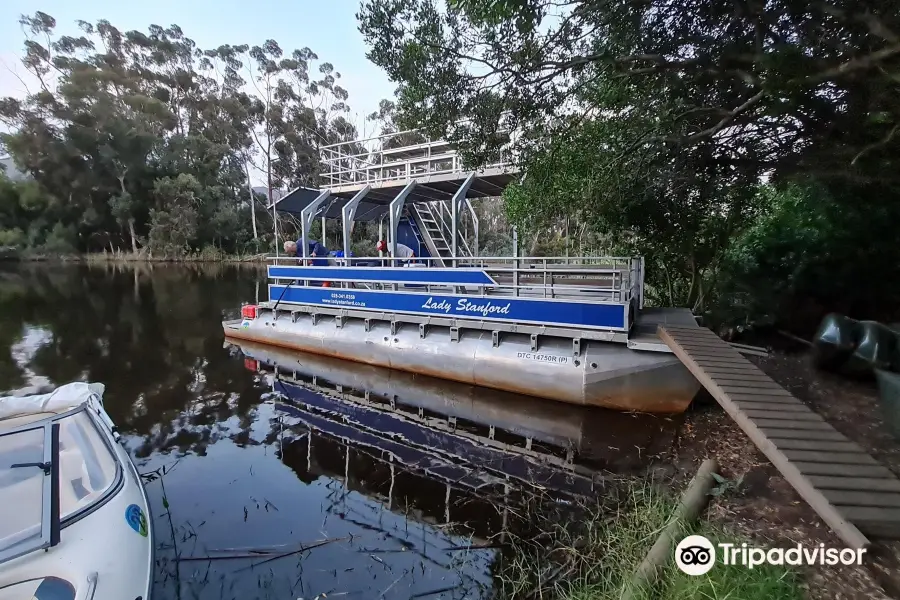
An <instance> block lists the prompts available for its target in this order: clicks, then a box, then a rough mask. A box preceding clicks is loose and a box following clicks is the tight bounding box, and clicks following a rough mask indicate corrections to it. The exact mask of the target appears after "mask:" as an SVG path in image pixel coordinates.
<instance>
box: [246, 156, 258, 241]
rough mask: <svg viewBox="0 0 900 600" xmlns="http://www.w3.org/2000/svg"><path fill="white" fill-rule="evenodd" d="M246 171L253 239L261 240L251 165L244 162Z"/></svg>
mask: <svg viewBox="0 0 900 600" xmlns="http://www.w3.org/2000/svg"><path fill="white" fill-rule="evenodd" d="M244 170H245V171H247V190H248V191H249V192H250V221H251V222H252V223H253V239H254V240H257V239H259V234H257V232H256V198H254V197H253V184H252V183H251V182H250V165H249V164H247V161H244Z"/></svg>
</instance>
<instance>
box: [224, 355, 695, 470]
mask: <svg viewBox="0 0 900 600" xmlns="http://www.w3.org/2000/svg"><path fill="white" fill-rule="evenodd" d="M233 345H234V347H236V348H238V349H240V350H241V352H242V353H243V354H244V356H245V357H246V360H247V361H248V364H249V366H250V368H254V369H259V370H265V371H269V372H271V373H273V374H274V375H276V378H275V382H274V385H275V390H276V391H278V392H281V393H282V394H284V395H285V396H286V397H287V398H289V399H291V400H293V403H294V404H295V405H304V409H303V410H306V411H312V413H311V414H313V417H312V418H313V419H314V420H315V419H317V418H323V417H316V416H315V415H316V414H317V413H328V414H332V415H340V416H341V419H343V420H344V421H345V422H347V423H353V424H355V426H356V427H358V428H359V429H360V430H361V431H366V432H368V433H367V435H382V436H385V435H386V436H388V437H389V438H391V439H397V438H402V439H403V440H404V443H406V444H411V445H417V446H421V447H425V448H428V449H432V450H443V451H447V452H449V453H451V454H453V455H454V456H457V457H459V456H464V455H468V456H469V460H470V461H479V460H483V459H485V458H486V456H485V454H486V453H487V452H488V451H490V452H494V454H492V455H491V456H495V455H497V456H500V455H502V456H504V457H506V461H507V463H510V462H522V461H524V459H527V461H525V462H527V463H528V464H529V465H534V464H539V465H547V466H555V467H561V469H560V470H557V471H555V472H566V473H573V474H581V475H582V476H584V477H587V478H588V479H589V480H590V479H591V478H593V479H594V480H598V479H599V477H598V475H597V471H610V472H613V473H616V474H626V473H628V474H630V473H634V472H636V471H641V470H643V469H644V468H645V467H646V466H647V464H648V462H649V461H650V460H651V459H652V457H654V456H656V455H658V454H660V453H662V452H665V451H667V450H668V449H669V448H670V446H671V442H672V439H673V436H674V433H675V431H676V429H677V425H678V421H679V418H678V417H666V416H655V415H648V414H637V413H622V412H619V411H611V410H605V409H600V408H594V407H588V406H574V405H566V404H560V403H556V402H549V401H544V400H541V399H538V398H534V397H529V396H521V395H518V394H513V393H509V392H502V391H498V390H490V389H486V388H481V387H477V386H472V385H467V384H462V383H456V382H450V381H446V380H441V379H435V378H432V377H428V376H424V375H417V374H413V373H407V372H403V371H396V370H393V369H386V368H382V367H376V366H371V365H364V364H359V363H350V362H346V361H342V360H338V359H334V358H329V357H325V356H320V355H315V354H303V353H298V352H290V351H286V350H281V349H278V348H274V347H272V346H267V345H262V344H254V343H251V342H241V343H239V344H233ZM339 437H340V435H339ZM497 452H499V453H500V454H497ZM513 458H515V459H516V460H512V459H513ZM513 476H515V475H513Z"/></svg>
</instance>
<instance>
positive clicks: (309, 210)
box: [273, 191, 331, 258]
mask: <svg viewBox="0 0 900 600" xmlns="http://www.w3.org/2000/svg"><path fill="white" fill-rule="evenodd" d="M329 196H331V192H329V191H324V192H322V193H321V194H319V195H318V196H317V197H316V199H315V200H313V201H312V202H310V203H309V204H308V205H307V206H306V208H304V209H303V210H302V211H300V229H301V231H300V241H301V245H302V246H303V248H302V249H301V254H300V256H302V257H303V258H306V257H307V256H308V255H309V229H310V227H312V220H313V219H314V218H316V213H317V212H319V207H320V206H321V205H322V203H323V202H325V201H326V200H328V197H329ZM273 206H274V205H273ZM322 233H325V230H324V229H323V230H322ZM276 248H277V246H276ZM276 252H277V250H276Z"/></svg>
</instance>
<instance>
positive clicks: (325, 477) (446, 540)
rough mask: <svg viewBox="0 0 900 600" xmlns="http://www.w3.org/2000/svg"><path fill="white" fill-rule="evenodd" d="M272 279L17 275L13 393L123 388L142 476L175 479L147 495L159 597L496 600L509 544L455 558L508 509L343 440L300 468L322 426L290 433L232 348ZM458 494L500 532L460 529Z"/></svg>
mask: <svg viewBox="0 0 900 600" xmlns="http://www.w3.org/2000/svg"><path fill="white" fill-rule="evenodd" d="M264 278H265V271H264V270H262V269H260V268H259V267H246V266H244V267H240V268H238V267H235V266H217V265H205V266H203V267H199V268H191V267H175V266H167V265H145V264H140V265H103V266H99V267H98V266H86V265H71V266H62V265H43V264H21V265H4V266H2V268H0V389H6V390H12V389H18V388H21V387H24V386H30V385H35V384H40V383H45V382H46V383H50V384H54V385H59V384H62V383H67V382H69V381H73V380H89V381H99V382H102V383H104V384H105V385H106V394H105V404H106V407H107V410H108V412H109V414H110V416H111V417H112V419H113V420H114V421H115V422H116V424H117V425H118V426H119V429H120V430H121V431H122V433H123V435H124V439H125V442H126V444H127V446H128V448H129V449H130V450H131V451H132V453H133V454H134V455H135V456H136V458H137V463H138V468H139V470H140V471H142V472H144V473H148V472H153V471H158V472H159V473H162V469H163V468H165V470H166V474H165V475H164V476H162V477H161V478H156V479H155V480H154V481H151V482H150V483H149V484H148V485H147V489H148V493H149V494H150V499H151V506H152V510H153V522H154V529H155V533H156V536H157V539H156V546H157V579H156V582H155V589H154V598H176V599H179V600H181V599H182V598H217V599H218V598H242V599H244V598H297V597H316V596H317V595H319V594H328V595H329V596H334V595H338V596H341V595H343V596H346V597H348V598H375V597H383V598H408V597H410V596H411V595H414V594H423V595H426V597H427V595H428V594H430V593H431V592H434V591H435V590H440V589H441V588H451V589H449V590H448V591H446V592H442V593H441V594H437V595H435V596H433V597H446V598H463V597H468V598H475V597H479V596H481V595H482V594H483V593H485V590H487V589H488V587H489V584H490V575H489V574H488V570H489V568H490V563H491V561H492V559H493V556H494V554H493V553H494V551H493V550H471V551H468V552H459V551H456V550H447V548H453V547H457V546H465V545H466V544H467V543H469V540H470V539H471V538H470V536H471V535H473V534H475V532H478V534H481V535H483V536H487V535H490V533H491V532H493V531H495V529H496V526H495V525H494V524H493V523H494V522H495V521H497V515H498V514H499V513H497V512H496V511H490V512H487V511H485V505H484V504H483V503H482V504H479V502H478V500H477V499H475V498H473V497H471V494H468V493H463V492H460V491H458V490H454V491H453V495H452V496H450V495H447V494H446V492H445V489H446V486H445V485H443V484H441V485H437V484H434V483H431V482H430V480H429V479H428V477H427V476H426V475H424V474H417V475H413V474H404V473H401V472H395V469H393V468H392V467H390V465H386V464H385V463H384V461H383V457H380V458H379V459H377V460H376V459H375V458H373V457H368V456H367V455H366V454H365V453H359V452H356V451H351V449H350V448H349V447H348V446H347V445H346V444H344V443H341V442H340V441H339V440H330V441H329V439H328V438H326V437H321V436H317V439H318V440H319V442H318V443H317V444H316V445H315V448H316V451H315V459H316V461H317V462H318V464H320V465H322V467H321V468H312V469H311V470H310V469H309V468H307V465H306V464H305V463H306V461H305V460H296V458H297V457H296V454H297V452H298V449H299V448H305V447H306V444H303V442H302V439H295V436H297V435H299V436H302V435H304V433H303V432H302V431H297V430H296V428H294V429H293V430H292V433H291V440H289V441H287V440H283V439H280V436H283V435H284V432H285V427H284V425H283V423H282V422H281V421H280V417H279V415H278V414H277V413H276V412H275V410H274V407H273V405H272V404H271V403H267V402H262V401H261V400H263V399H264V397H263V396H264V394H265V393H266V392H267V390H268V388H267V387H266V386H265V385H264V384H263V383H262V382H261V381H260V376H259V375H258V374H256V373H254V372H252V371H248V370H247V369H246V368H245V367H244V362H243V360H242V359H241V357H240V355H239V353H237V351H236V350H234V349H230V350H229V349H226V348H225V347H224V346H223V339H222V329H221V321H222V320H223V319H227V318H235V317H236V316H238V313H239V309H240V305H241V302H245V301H252V300H253V299H254V298H255V295H256V293H257V289H260V290H264V289H265V286H264V281H265V279H264ZM306 435H312V432H306ZM285 441H286V442H287V443H286V444H283V443H282V442H285ZM308 443H309V442H307V444H308ZM325 465H330V466H328V467H326V466H325ZM331 467H334V468H331ZM347 468H349V469H350V471H352V472H353V473H355V474H356V475H354V476H353V477H352V478H348V475H347V473H348V471H347V470H346V469H347ZM350 479H352V481H351V480H350ZM386 490H393V494H391V493H388V494H387V497H385V495H384V492H385V491H386ZM391 498H393V500H392V499H391ZM448 500H450V501H451V502H452V504H453V505H454V507H456V508H455V509H454V510H455V511H456V513H455V514H457V515H458V516H457V517H456V518H457V519H460V520H464V519H469V518H470V517H474V518H476V519H480V520H481V521H482V522H481V523H479V524H478V525H477V526H472V527H466V526H464V525H462V524H457V525H454V527H449V528H448V527H447V524H446V523H445V524H443V525H442V524H441V523H439V522H438V521H439V520H440V519H438V517H439V516H440V515H442V514H444V513H445V512H446V511H447V510H449V509H447V508H446V506H447V505H446V502H447V501H448ZM438 501H440V509H438V508H436V507H435V506H436V505H435V506H431V505H432V503H434V502H438ZM473 503H474V504H473ZM467 507H468V508H467ZM490 513H493V516H492V515H491V514H490ZM323 538H326V539H331V538H337V539H340V540H341V541H339V542H335V543H330V544H327V545H323V546H321V547H319V548H316V549H315V550H310V551H308V552H304V553H300V554H296V555H292V556H289V557H285V558H283V559H279V560H276V561H269V562H266V563H265V564H262V565H261V564H259V563H261V562H262V561H261V560H253V559H246V558H245V559H239V560H215V561H211V560H201V561H194V560H185V559H186V558H190V557H198V556H200V557H203V556H208V555H210V554H211V553H212V552H213V551H214V550H222V549H227V548H245V547H255V548H258V547H272V546H278V545H286V544H287V545H291V544H293V545H297V544H309V543H311V542H314V541H316V540H320V539H323ZM254 565H257V566H254Z"/></svg>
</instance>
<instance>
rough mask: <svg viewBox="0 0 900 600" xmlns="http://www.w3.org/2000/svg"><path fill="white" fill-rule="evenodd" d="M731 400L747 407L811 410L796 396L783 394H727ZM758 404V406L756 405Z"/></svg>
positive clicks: (798, 410)
mask: <svg viewBox="0 0 900 600" xmlns="http://www.w3.org/2000/svg"><path fill="white" fill-rule="evenodd" d="M729 396H730V397H731V400H732V402H736V403H737V404H739V405H741V406H746V407H747V408H769V409H772V410H783V411H794V412H812V411H810V409H809V407H808V406H806V405H805V404H803V403H802V402H800V401H799V400H797V399H796V398H787V397H785V396H760V395H753V394H729ZM757 405H759V406H757Z"/></svg>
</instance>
